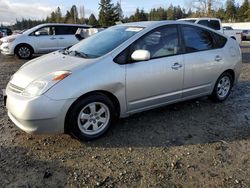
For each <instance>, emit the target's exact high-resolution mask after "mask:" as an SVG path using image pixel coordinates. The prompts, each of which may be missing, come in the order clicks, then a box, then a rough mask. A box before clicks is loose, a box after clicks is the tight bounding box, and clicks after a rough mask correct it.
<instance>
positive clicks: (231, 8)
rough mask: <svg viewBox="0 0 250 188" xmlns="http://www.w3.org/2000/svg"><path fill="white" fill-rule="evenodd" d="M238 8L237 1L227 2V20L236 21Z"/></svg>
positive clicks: (228, 0) (229, 0) (230, 0)
mask: <svg viewBox="0 0 250 188" xmlns="http://www.w3.org/2000/svg"><path fill="white" fill-rule="evenodd" d="M235 17H236V6H235V0H227V2H226V19H227V20H228V21H230V22H233V21H235Z"/></svg>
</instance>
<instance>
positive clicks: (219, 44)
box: [213, 33, 227, 48]
mask: <svg viewBox="0 0 250 188" xmlns="http://www.w3.org/2000/svg"><path fill="white" fill-rule="evenodd" d="M213 37H214V40H215V47H216V48H223V47H224V46H225V44H226V43H227V38H225V37H223V36H221V35H219V34H217V33H213Z"/></svg>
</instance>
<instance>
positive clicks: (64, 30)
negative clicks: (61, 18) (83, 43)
mask: <svg viewBox="0 0 250 188" xmlns="http://www.w3.org/2000/svg"><path fill="white" fill-rule="evenodd" d="M77 29H78V27H75V26H56V35H74V34H75V33H76V30H77Z"/></svg>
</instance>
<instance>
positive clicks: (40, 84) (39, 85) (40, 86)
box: [22, 81, 48, 97]
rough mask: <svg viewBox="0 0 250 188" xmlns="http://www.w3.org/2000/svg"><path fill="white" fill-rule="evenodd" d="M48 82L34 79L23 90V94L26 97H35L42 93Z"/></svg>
mask: <svg viewBox="0 0 250 188" xmlns="http://www.w3.org/2000/svg"><path fill="white" fill-rule="evenodd" d="M47 84H48V83H47V82H45V81H34V82H32V83H31V84H30V85H28V87H26V88H25V90H24V91H23V92H22V95H24V96H26V97H34V96H38V95H41V94H42V93H43V91H44V88H45V87H46V85H47Z"/></svg>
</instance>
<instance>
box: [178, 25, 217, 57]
mask: <svg viewBox="0 0 250 188" xmlns="http://www.w3.org/2000/svg"><path fill="white" fill-rule="evenodd" d="M182 30H183V35H184V41H185V49H186V52H187V53H191V52H198V51H204V50H211V49H214V40H213V37H212V35H211V34H210V32H209V31H207V30H205V29H202V28H199V27H194V26H184V27H183V28H182Z"/></svg>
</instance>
